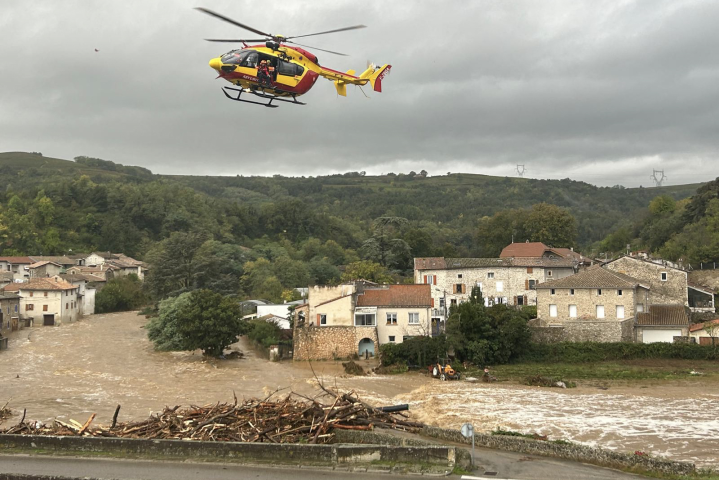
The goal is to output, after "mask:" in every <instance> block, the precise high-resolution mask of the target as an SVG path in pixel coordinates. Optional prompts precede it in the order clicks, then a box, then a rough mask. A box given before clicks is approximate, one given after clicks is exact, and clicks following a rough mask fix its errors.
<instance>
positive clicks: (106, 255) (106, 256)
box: [88, 252, 117, 260]
mask: <svg viewBox="0 0 719 480" xmlns="http://www.w3.org/2000/svg"><path fill="white" fill-rule="evenodd" d="M92 253H94V254H95V255H97V256H98V257H102V258H104V259H105V260H107V259H110V258H117V255H116V254H114V253H112V252H92ZM88 256H89V255H88Z"/></svg>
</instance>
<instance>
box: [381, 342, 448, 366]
mask: <svg viewBox="0 0 719 480" xmlns="http://www.w3.org/2000/svg"><path fill="white" fill-rule="evenodd" d="M379 350H380V354H381V358H382V365H394V364H400V363H401V364H405V365H407V364H409V365H419V366H420V367H425V366H427V365H430V364H431V363H433V362H436V361H437V360H438V359H440V360H441V359H444V358H445V357H446V356H447V338H446V337H445V336H444V335H439V336H437V337H414V338H410V339H408V340H406V341H404V342H402V343H386V344H384V345H382V346H380V348H379Z"/></svg>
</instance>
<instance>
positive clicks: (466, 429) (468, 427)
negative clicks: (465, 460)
mask: <svg viewBox="0 0 719 480" xmlns="http://www.w3.org/2000/svg"><path fill="white" fill-rule="evenodd" d="M459 433H461V434H462V436H463V437H464V438H470V437H471V438H472V462H471V463H472V466H473V467H474V426H473V425H472V424H471V423H465V424H464V425H462V428H461V429H460V430H459Z"/></svg>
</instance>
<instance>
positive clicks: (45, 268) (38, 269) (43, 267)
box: [27, 260, 64, 278]
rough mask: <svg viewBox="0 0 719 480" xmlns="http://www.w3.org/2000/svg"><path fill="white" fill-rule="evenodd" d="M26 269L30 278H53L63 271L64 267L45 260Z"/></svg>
mask: <svg viewBox="0 0 719 480" xmlns="http://www.w3.org/2000/svg"><path fill="white" fill-rule="evenodd" d="M27 268H28V272H30V278H42V277H45V278H47V277H54V276H55V275H59V274H60V272H62V271H63V270H64V267H63V266H62V265H60V264H59V263H55V262H49V261H47V260H43V261H40V262H35V263H33V264H32V265H30V266H29V267H27Z"/></svg>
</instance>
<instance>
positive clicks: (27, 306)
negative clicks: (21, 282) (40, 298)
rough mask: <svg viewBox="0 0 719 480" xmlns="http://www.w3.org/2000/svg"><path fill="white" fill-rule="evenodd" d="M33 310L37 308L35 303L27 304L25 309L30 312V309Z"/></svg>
mask: <svg viewBox="0 0 719 480" xmlns="http://www.w3.org/2000/svg"><path fill="white" fill-rule="evenodd" d="M31 310H35V305H33V304H32V303H28V304H26V305H25V311H26V312H29V311H31Z"/></svg>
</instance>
